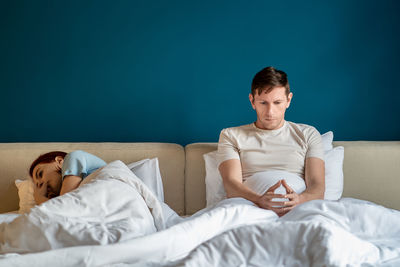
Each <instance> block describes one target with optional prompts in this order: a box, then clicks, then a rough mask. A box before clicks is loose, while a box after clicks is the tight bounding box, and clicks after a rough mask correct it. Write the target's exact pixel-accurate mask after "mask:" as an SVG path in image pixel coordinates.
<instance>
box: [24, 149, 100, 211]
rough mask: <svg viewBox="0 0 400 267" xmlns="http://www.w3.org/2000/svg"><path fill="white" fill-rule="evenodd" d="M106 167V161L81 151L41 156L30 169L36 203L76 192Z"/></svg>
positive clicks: (56, 152)
mask: <svg viewBox="0 0 400 267" xmlns="http://www.w3.org/2000/svg"><path fill="white" fill-rule="evenodd" d="M105 165H106V162H105V161H104V160H102V159H100V158H98V157H96V156H95V155H92V154H89V153H87V152H85V151H81V150H76V151H73V152H71V153H65V152H62V151H53V152H49V153H46V154H43V155H40V156H39V157H38V158H37V159H36V160H35V161H34V162H33V163H32V165H31V167H30V169H29V175H30V176H31V177H32V179H33V183H34V185H35V187H34V197H35V201H36V203H37V204H41V203H43V202H45V201H47V200H49V199H50V198H53V197H56V196H59V195H63V194H65V193H68V192H70V191H72V190H74V189H75V188H77V187H78V186H79V184H80V183H81V182H82V180H83V179H85V178H86V177H87V176H88V175H89V174H91V173H92V172H94V171H95V170H97V169H99V168H101V167H104V166H105Z"/></svg>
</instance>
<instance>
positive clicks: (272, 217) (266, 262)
mask: <svg viewBox="0 0 400 267" xmlns="http://www.w3.org/2000/svg"><path fill="white" fill-rule="evenodd" d="M88 178H89V177H88ZM9 216H15V215H9ZM0 219H1V218H0ZM33 241H35V242H33ZM0 245H1V247H0V248H1V253H3V255H0V266H51V265H53V266H280V265H281V266H282V265H286V266H288V265H289V266H307V265H309V266H311V265H312V266H322V265H324V266H344V265H346V264H348V265H350V266H360V265H362V264H364V265H363V266H375V265H382V266H395V265H391V264H396V262H398V260H399V258H400V212H399V211H395V210H390V209H386V208H384V207H382V206H378V205H375V204H373V203H370V202H366V201H360V200H355V199H342V200H340V201H311V202H308V203H304V204H302V205H300V206H298V207H296V208H295V209H294V210H292V211H291V212H290V213H288V214H287V215H285V216H284V217H282V218H278V216H277V215H276V214H275V213H273V212H271V211H267V210H263V209H260V208H258V207H255V206H254V205H253V204H252V203H251V202H249V201H246V200H244V199H241V198H236V199H235V198H234V199H227V200H224V201H222V202H220V203H219V204H218V205H217V206H215V207H210V208H208V209H205V210H202V211H200V212H198V213H196V214H195V215H193V216H191V217H189V218H185V219H184V218H180V217H178V216H177V215H176V213H174V212H173V211H172V210H171V209H169V208H168V207H167V206H166V205H165V204H163V203H160V202H159V201H158V200H157V198H156V197H155V196H154V195H153V194H152V193H151V192H149V190H148V189H147V188H146V187H145V186H144V185H143V183H141V181H140V180H139V179H137V178H136V177H134V176H132V173H131V172H130V170H129V169H128V168H127V167H126V166H125V165H124V164H123V163H122V162H118V161H117V162H114V163H111V164H109V165H107V166H106V167H105V168H103V169H102V170H100V171H99V172H96V173H95V175H93V177H91V179H89V180H87V181H86V185H84V186H82V187H80V188H79V189H78V190H76V191H74V192H71V193H70V194H67V195H65V196H61V197H58V198H55V199H53V200H50V201H48V202H47V203H44V204H43V205H41V206H39V207H37V208H35V209H33V210H32V211H31V213H29V214H26V215H20V216H19V217H17V219H15V220H14V221H12V222H10V220H8V221H4V222H3V223H2V224H1V225H0ZM32 252H36V253H32ZM4 253H6V254H4Z"/></svg>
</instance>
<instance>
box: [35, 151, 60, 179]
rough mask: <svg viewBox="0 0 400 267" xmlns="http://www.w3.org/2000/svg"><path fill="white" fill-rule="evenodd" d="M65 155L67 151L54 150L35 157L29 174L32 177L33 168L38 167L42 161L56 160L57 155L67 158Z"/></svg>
mask: <svg viewBox="0 0 400 267" xmlns="http://www.w3.org/2000/svg"><path fill="white" fill-rule="evenodd" d="M65 155H67V153H65V152H63V151H52V152H48V153H46V154H42V155H40V156H39V157H38V158H37V159H35V161H34V162H32V165H31V167H30V168H29V175H30V176H31V177H33V176H32V175H33V169H34V168H35V167H36V165H38V164H40V163H50V162H53V161H55V160H56V157H62V158H65Z"/></svg>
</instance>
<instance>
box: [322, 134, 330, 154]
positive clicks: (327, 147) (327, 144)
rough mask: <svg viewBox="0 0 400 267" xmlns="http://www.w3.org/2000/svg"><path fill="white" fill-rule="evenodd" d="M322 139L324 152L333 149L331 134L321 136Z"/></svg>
mask: <svg viewBox="0 0 400 267" xmlns="http://www.w3.org/2000/svg"><path fill="white" fill-rule="evenodd" d="M321 137H322V146H323V147H324V151H325V152H326V151H328V150H331V149H332V148H333V145H332V142H333V132H332V131H329V132H326V133H324V134H323V135H321Z"/></svg>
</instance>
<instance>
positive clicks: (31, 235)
mask: <svg viewBox="0 0 400 267" xmlns="http://www.w3.org/2000/svg"><path fill="white" fill-rule="evenodd" d="M84 181H85V183H83V184H82V186H80V187H79V188H78V189H76V190H74V191H72V192H70V193H68V194H65V195H63V196H60V197H57V198H54V199H51V200H49V201H47V202H45V203H43V204H42V205H39V206H36V207H34V208H33V209H32V210H31V212H30V213H27V214H24V215H21V216H19V217H18V218H16V219H15V220H14V221H12V222H10V223H2V224H1V225H0V251H1V253H10V252H14V253H28V252H38V251H45V250H50V249H56V248H63V247H69V246H83V245H105V244H110V243H115V242H121V241H124V240H130V239H132V238H135V237H139V236H143V235H148V234H151V233H154V232H156V231H157V230H162V229H164V220H163V216H162V209H161V205H160V203H159V201H158V200H157V198H156V197H155V196H154V194H153V193H152V192H151V191H150V190H149V189H148V188H147V187H146V186H145V185H144V184H143V183H142V181H141V180H140V179H139V178H137V177H136V176H135V175H134V174H133V173H132V172H131V171H130V170H129V168H128V167H127V166H126V165H125V164H123V163H122V162H121V161H114V162H112V163H110V164H108V165H107V166H105V167H104V168H102V169H100V170H98V171H96V172H95V173H93V174H91V175H90V176H88V177H87V178H86V180H84Z"/></svg>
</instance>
